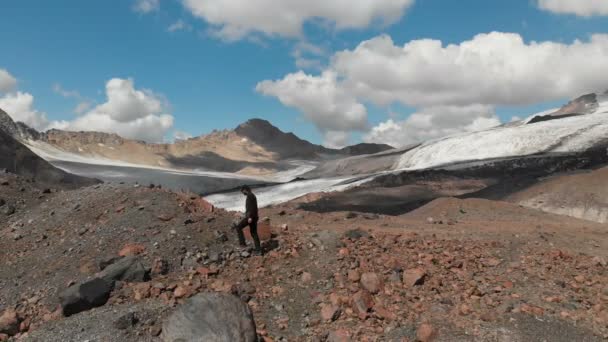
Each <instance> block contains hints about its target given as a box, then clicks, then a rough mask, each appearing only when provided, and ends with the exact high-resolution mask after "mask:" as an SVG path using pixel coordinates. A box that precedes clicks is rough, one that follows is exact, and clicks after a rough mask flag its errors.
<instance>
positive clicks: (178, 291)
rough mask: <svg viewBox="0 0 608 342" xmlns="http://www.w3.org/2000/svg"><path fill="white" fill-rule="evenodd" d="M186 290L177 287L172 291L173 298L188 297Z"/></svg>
mask: <svg viewBox="0 0 608 342" xmlns="http://www.w3.org/2000/svg"><path fill="white" fill-rule="evenodd" d="M188 293H189V291H188V289H187V288H185V287H183V286H178V287H176V288H175V290H173V297H175V298H178V299H179V298H184V297H186V296H188Z"/></svg>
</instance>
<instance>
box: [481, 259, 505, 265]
mask: <svg viewBox="0 0 608 342" xmlns="http://www.w3.org/2000/svg"><path fill="white" fill-rule="evenodd" d="M501 262H502V261H500V260H499V259H496V258H488V259H485V260H484V261H483V264H484V266H489V267H496V266H498V265H500V263H501Z"/></svg>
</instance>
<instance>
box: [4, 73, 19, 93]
mask: <svg viewBox="0 0 608 342" xmlns="http://www.w3.org/2000/svg"><path fill="white" fill-rule="evenodd" d="M16 86H17V79H16V78H15V77H13V75H11V74H10V73H9V72H8V71H7V70H5V69H0V93H5V92H9V91H11V90H13V89H15V87H16Z"/></svg>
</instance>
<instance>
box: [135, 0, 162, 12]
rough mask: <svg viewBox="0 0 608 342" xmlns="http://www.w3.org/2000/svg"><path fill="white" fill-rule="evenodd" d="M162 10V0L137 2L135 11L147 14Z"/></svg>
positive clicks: (141, 0) (136, 0)
mask: <svg viewBox="0 0 608 342" xmlns="http://www.w3.org/2000/svg"><path fill="white" fill-rule="evenodd" d="M159 9H160V0H135V4H133V10H134V11H135V12H139V13H143V14H147V13H150V12H154V11H158V10H159Z"/></svg>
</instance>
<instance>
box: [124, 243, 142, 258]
mask: <svg viewBox="0 0 608 342" xmlns="http://www.w3.org/2000/svg"><path fill="white" fill-rule="evenodd" d="M145 250H146V248H145V247H144V246H142V245H140V244H136V243H128V244H126V245H124V247H123V248H122V249H121V250H120V251H119V252H118V255H120V256H121V257H125V256H130V255H139V254H142V253H143V252H144V251H145Z"/></svg>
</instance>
